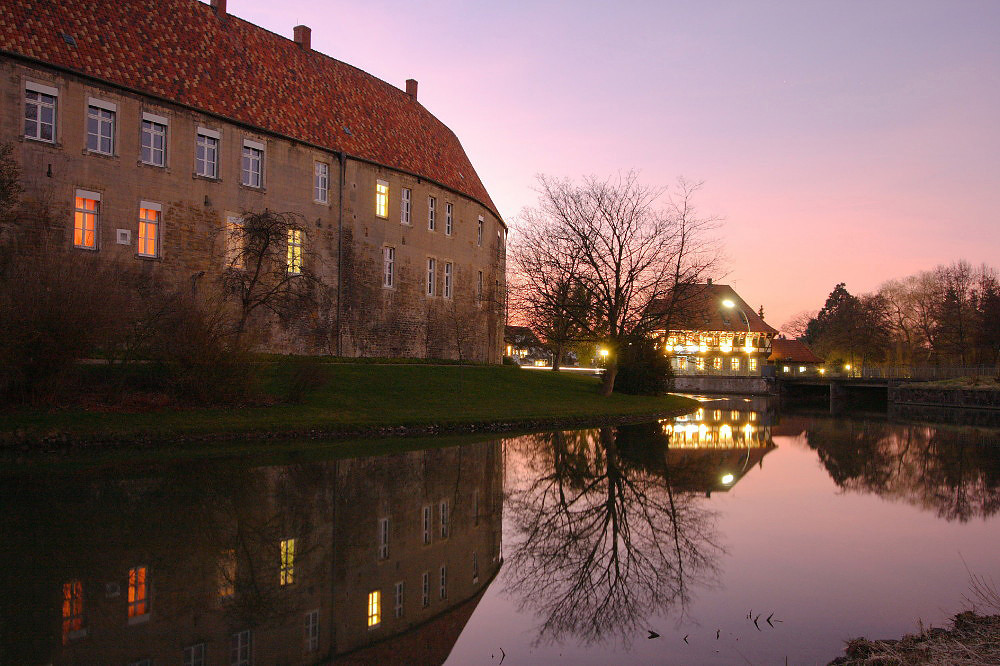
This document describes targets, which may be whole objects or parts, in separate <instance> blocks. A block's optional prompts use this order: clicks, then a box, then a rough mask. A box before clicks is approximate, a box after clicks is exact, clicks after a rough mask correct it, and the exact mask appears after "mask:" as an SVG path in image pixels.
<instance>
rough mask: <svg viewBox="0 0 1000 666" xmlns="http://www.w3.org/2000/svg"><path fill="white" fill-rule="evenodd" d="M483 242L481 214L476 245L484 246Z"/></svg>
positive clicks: (477, 226)
mask: <svg viewBox="0 0 1000 666" xmlns="http://www.w3.org/2000/svg"><path fill="white" fill-rule="evenodd" d="M482 244H483V216H482V215H480V216H479V222H478V223H477V224H476V245H479V246H482Z"/></svg>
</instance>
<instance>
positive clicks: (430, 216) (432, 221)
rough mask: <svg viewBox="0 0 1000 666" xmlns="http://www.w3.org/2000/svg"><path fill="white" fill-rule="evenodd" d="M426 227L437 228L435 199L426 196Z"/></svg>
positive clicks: (432, 229)
mask: <svg viewBox="0 0 1000 666" xmlns="http://www.w3.org/2000/svg"><path fill="white" fill-rule="evenodd" d="M427 228H428V229H429V230H431V231H434V230H435V229H436V228H437V199H436V198H435V197H427Z"/></svg>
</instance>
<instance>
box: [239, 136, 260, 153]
mask: <svg viewBox="0 0 1000 666" xmlns="http://www.w3.org/2000/svg"><path fill="white" fill-rule="evenodd" d="M243 147H244V148H253V149H255V150H259V151H260V152H264V144H262V143H261V142H260V141H254V140H253V139H243Z"/></svg>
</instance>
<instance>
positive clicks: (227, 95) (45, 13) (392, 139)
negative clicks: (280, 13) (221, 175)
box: [0, 0, 499, 217]
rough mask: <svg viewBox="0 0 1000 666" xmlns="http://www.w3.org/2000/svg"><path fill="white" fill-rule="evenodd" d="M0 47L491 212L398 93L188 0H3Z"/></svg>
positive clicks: (485, 197)
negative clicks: (436, 189)
mask: <svg viewBox="0 0 1000 666" xmlns="http://www.w3.org/2000/svg"><path fill="white" fill-rule="evenodd" d="M289 28H291V26H289ZM64 35H65V37H64ZM71 42H73V43H71ZM0 50H2V51H4V52H6V53H8V54H13V55H19V56H26V57H28V58H32V59H36V60H40V61H44V62H46V63H50V64H53V65H56V66H58V67H61V68H64V69H68V70H72V71H74V72H78V73H81V74H84V75H86V76H90V77H93V78H97V79H101V80H103V81H106V82H109V83H112V84H116V85H120V86H124V87H127V88H131V89H133V90H136V91H139V92H141V93H144V94H147V95H151V96H156V97H161V98H165V99H167V100H171V101H174V102H177V103H180V104H183V105H186V106H189V107H193V108H195V109H198V110H201V111H205V112H209V113H212V114H217V115H219V116H223V117H225V118H227V119H230V120H233V121H236V122H239V123H243V124H246V125H250V126H253V127H257V128H260V129H263V130H266V131H268V132H273V133H276V134H280V135H284V136H287V137H290V138H293V139H296V140H299V141H303V142H306V143H311V144H314V145H317V146H322V147H324V148H327V149H330V150H336V151H343V152H346V153H347V154H349V155H351V156H354V157H357V158H361V159H364V160H369V161H372V162H376V163H379V164H382V165H385V166H388V167H392V168H395V169H399V170H402V171H407V172H411V173H414V174H417V175H419V176H423V177H425V178H428V179H430V180H433V181H436V182H438V183H440V184H442V185H444V186H446V187H449V188H452V189H454V190H457V191H459V192H461V193H464V194H466V195H468V196H470V197H472V198H473V199H476V200H478V201H479V202H480V203H482V204H484V205H485V206H487V207H488V208H490V209H491V210H492V211H493V212H494V213H496V212H497V211H496V207H495V206H494V205H493V201H492V200H491V199H490V196H489V194H488V193H487V192H486V188H485V187H483V184H482V182H481V181H480V180H479V176H478V175H476V171H475V169H473V168H472V164H471V163H470V162H469V158H468V157H467V156H466V154H465V150H464V149H463V148H462V144H461V143H460V142H459V140H458V138H457V137H456V136H455V135H454V133H452V131H451V130H449V129H448V128H447V127H446V126H445V125H444V124H443V123H441V121H439V120H438V119H437V118H435V117H434V116H433V115H431V114H430V113H429V112H428V111H427V110H426V109H425V108H424V107H423V106H422V105H420V104H419V103H418V102H417V101H416V100H414V99H413V98H411V97H410V96H409V95H407V94H406V93H405V92H403V91H402V90H400V89H398V88H396V87H395V86H392V85H390V84H388V83H386V82H385V81H382V80H380V79H378V78H376V77H374V76H372V75H371V74H367V73H365V72H363V71H361V70H360V69H357V68H356V67H352V66H351V65H348V64H346V63H342V62H340V61H338V60H334V59H333V58H330V57H328V56H325V55H323V54H321V53H318V52H316V51H312V50H309V51H307V50H304V49H302V48H301V47H300V46H299V45H298V44H296V43H295V42H293V41H292V40H290V39H286V38H285V37H281V36H279V35H276V34H274V33H272V32H269V31H267V30H264V29H263V28H260V27H258V26H255V25H253V24H252V23H248V22H247V21H244V20H242V19H239V18H236V17H235V16H232V15H227V16H225V17H220V16H218V15H217V14H216V12H215V10H214V9H213V8H212V7H210V6H208V5H206V4H203V3H201V2H198V1H197V0H115V1H110V0H100V1H98V2H94V1H93V0H58V2H56V1H53V0H8V1H7V2H4V8H3V12H2V13H0ZM497 216H498V217H499V214H498V215H497Z"/></svg>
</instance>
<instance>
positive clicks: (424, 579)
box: [420, 571, 431, 608]
mask: <svg viewBox="0 0 1000 666" xmlns="http://www.w3.org/2000/svg"><path fill="white" fill-rule="evenodd" d="M420 590H421V597H420V601H421V603H422V604H423V606H424V608H427V607H428V606H430V605H431V572H430V571H425V572H424V573H423V575H422V576H421V577H420Z"/></svg>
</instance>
